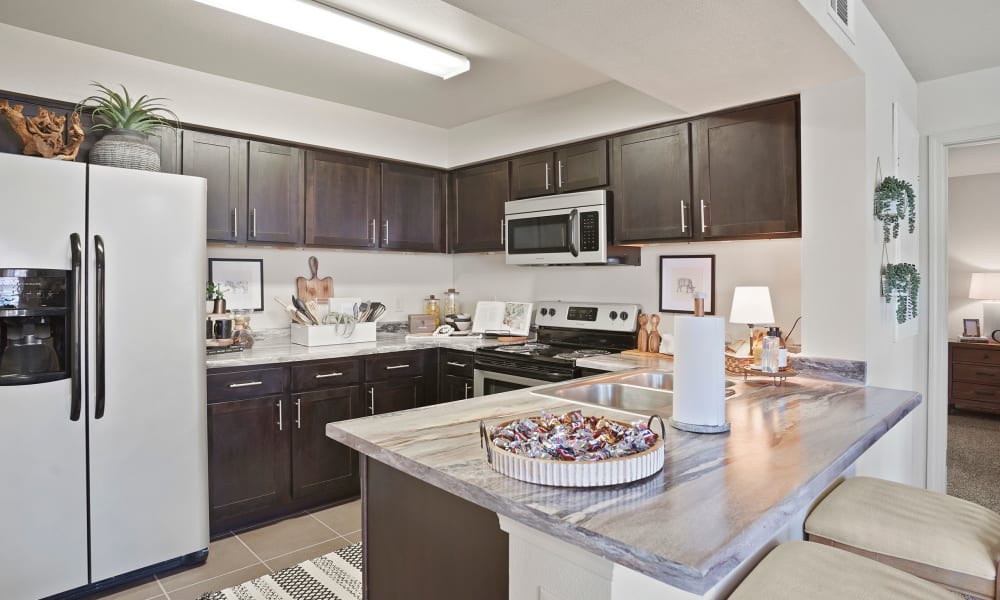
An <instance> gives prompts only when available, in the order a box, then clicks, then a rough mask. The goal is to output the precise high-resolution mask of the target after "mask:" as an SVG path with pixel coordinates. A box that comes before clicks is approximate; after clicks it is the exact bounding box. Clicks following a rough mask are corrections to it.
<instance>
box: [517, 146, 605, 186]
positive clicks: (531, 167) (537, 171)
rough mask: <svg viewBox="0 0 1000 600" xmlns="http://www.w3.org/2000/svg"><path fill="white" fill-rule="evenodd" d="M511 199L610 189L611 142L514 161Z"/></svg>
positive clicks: (553, 151)
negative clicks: (590, 189) (591, 189)
mask: <svg viewBox="0 0 1000 600" xmlns="http://www.w3.org/2000/svg"><path fill="white" fill-rule="evenodd" d="M510 185H511V196H512V197H514V198H530V197H532V196H544V195H547V194H555V193H564V192H574V191H577V190H583V189H587V188H597V187H603V186H606V185H608V141H607V140H596V141H591V142H584V143H582V144H574V145H572V146H566V147H565V148H559V149H557V150H550V151H546V152H538V153H535V154H530V155H528V156H521V157H518V158H515V159H512V160H511V184H510Z"/></svg>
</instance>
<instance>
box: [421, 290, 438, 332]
mask: <svg viewBox="0 0 1000 600" xmlns="http://www.w3.org/2000/svg"><path fill="white" fill-rule="evenodd" d="M424 314H425V315H434V328H435V329H437V328H438V327H440V326H441V300H440V299H438V298H435V297H434V294H431V295H430V296H429V297H427V298H424Z"/></svg>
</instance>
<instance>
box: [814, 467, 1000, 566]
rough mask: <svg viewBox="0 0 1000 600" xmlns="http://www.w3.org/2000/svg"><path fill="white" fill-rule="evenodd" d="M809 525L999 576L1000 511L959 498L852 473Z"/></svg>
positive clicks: (855, 542)
mask: <svg viewBox="0 0 1000 600" xmlns="http://www.w3.org/2000/svg"><path fill="white" fill-rule="evenodd" d="M805 530H806V533H808V534H809V535H810V536H818V537H821V538H826V539H828V540H832V541H834V542H837V543H838V544H843V545H845V546H851V547H853V548H859V549H861V550H866V551H868V552H872V553H876V554H879V555H881V556H886V557H894V558H899V559H903V560H906V561H912V562H914V563H920V564H923V565H930V566H932V567H937V568H939V569H944V570H947V571H953V572H956V573H962V574H965V575H970V576H973V577H978V578H982V579H988V580H994V579H995V578H996V569H997V559H998V558H1000V515H998V514H997V513H995V512H993V511H991V510H989V509H987V508H984V507H982V506H979V505H978V504H974V503H972V502H967V501H965V500H961V499H959V498H954V497H952V496H946V495H944V494H939V493H936V492H930V491H927V490H923V489H920V488H915V487H911V486H907V485H902V484H899V483H893V482H890V481H883V480H881V479H872V478H870V477H853V478H850V479H847V480H845V481H844V482H843V483H841V484H840V485H839V486H837V488H836V489H834V490H833V491H832V492H830V494H829V495H828V496H827V497H826V498H824V499H823V501H822V502H820V503H819V505H818V506H817V507H816V508H815V509H814V510H813V512H812V514H810V515H809V518H808V519H806V523H805Z"/></svg>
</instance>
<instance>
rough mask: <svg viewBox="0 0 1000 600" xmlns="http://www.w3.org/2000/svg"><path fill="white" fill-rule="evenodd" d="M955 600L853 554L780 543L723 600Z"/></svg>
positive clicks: (945, 592) (925, 583)
mask: <svg viewBox="0 0 1000 600" xmlns="http://www.w3.org/2000/svg"><path fill="white" fill-rule="evenodd" d="M803 598H808V599H809V600H848V599H851V600H916V599H917V598H919V599H920V600H938V599H940V600H960V598H961V597H960V596H957V595H956V594H952V593H951V592H949V591H948V590H946V589H944V588H943V587H940V586H937V585H934V584H933V583H930V582H928V581H924V580H923V579H920V578H919V577H914V576H913V575H910V574H909V573H904V572H903V571H899V570H897V569H893V568H892V567H887V566H886V565H883V564H880V563H877V562H875V561H873V560H868V559H867V558H862V557H860V556H858V555H856V554H852V553H850V552H845V551H843V550H838V549H836V548H831V547H830V546H824V545H822V544H813V543H811V542H785V543H784V544H781V545H780V546H778V547H777V548H775V549H774V550H771V552H769V553H768V555H767V556H765V557H764V560H762V561H760V563H759V564H758V565H757V566H756V567H755V568H754V570H753V571H751V572H750V574H749V575H747V577H746V579H744V580H743V582H742V583H740V585H739V587H737V588H736V590H735V591H734V592H733V593H732V594H731V595H730V596H729V600H786V599H787V600H793V599H794V600H801V599H803Z"/></svg>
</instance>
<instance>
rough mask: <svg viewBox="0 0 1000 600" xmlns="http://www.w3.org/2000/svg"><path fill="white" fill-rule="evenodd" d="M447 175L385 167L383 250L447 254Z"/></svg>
mask: <svg viewBox="0 0 1000 600" xmlns="http://www.w3.org/2000/svg"><path fill="white" fill-rule="evenodd" d="M444 189H445V179H444V174H443V173H442V172H441V171H438V170H436V169H428V168H424V167H413V166H409V165H398V164H393V163H382V189H381V192H382V198H381V202H380V203H379V215H380V217H381V223H382V232H381V233H382V237H381V239H380V240H379V246H380V247H381V248H391V249H395V250H417V251H426V252H443V251H444Z"/></svg>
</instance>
